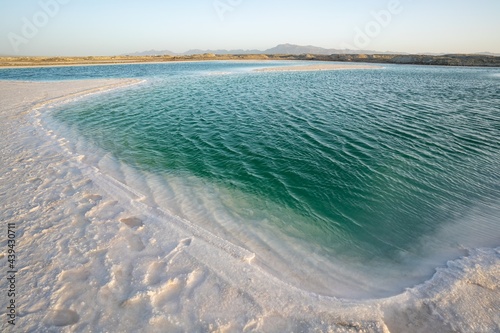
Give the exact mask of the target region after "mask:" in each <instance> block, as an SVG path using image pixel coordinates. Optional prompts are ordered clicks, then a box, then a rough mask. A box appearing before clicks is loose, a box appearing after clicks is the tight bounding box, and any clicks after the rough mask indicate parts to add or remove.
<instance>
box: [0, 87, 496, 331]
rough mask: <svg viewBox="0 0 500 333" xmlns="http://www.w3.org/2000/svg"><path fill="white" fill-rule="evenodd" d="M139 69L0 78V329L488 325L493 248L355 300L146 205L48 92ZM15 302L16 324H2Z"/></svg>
mask: <svg viewBox="0 0 500 333" xmlns="http://www.w3.org/2000/svg"><path fill="white" fill-rule="evenodd" d="M139 83H140V82H139V81H138V80H88V81H65V82H12V81H0V100H1V101H2V103H1V105H0V115H1V117H2V122H1V123H0V133H1V137H0V141H1V143H0V200H1V202H2V205H1V208H0V220H1V221H2V228H3V232H2V235H3V236H2V237H1V238H0V245H1V248H0V259H1V262H2V267H3V268H2V269H3V272H4V274H6V272H7V270H8V267H7V265H8V261H7V259H8V255H9V253H8V249H9V247H8V245H9V244H11V243H9V242H8V230H7V228H8V226H14V229H13V230H15V252H16V261H15V263H14V265H15V267H14V268H15V270H16V271H17V273H16V274H15V283H14V287H15V296H9V297H8V296H7V290H8V289H9V288H11V284H12V283H11V282H10V281H8V280H7V278H2V279H1V282H0V288H1V290H2V296H1V297H0V300H1V302H2V306H1V310H0V314H1V323H0V331H2V332H88V331H99V332H100V331H103V332H104V331H108V332H497V331H500V311H499V309H500V287H499V286H500V248H496V249H468V250H467V251H466V252H467V253H466V255H465V256H464V257H462V258H460V259H458V260H454V261H450V262H448V264H447V266H443V267H439V268H437V271H436V274H435V275H434V276H433V277H432V279H430V280H429V281H427V282H425V283H423V284H422V285H419V286H416V287H414V288H411V289H408V290H406V291H405V292H403V293H402V294H400V295H397V296H394V297H390V298H385V299H378V300H363V301H353V300H345V299H338V298H334V297H327V296H322V295H317V294H314V293H310V292H306V291H304V290H301V289H300V288H297V287H293V286H291V285H289V284H288V283H287V282H286V281H281V280H278V279H276V278H275V277H274V276H272V275H271V274H269V273H267V272H266V271H265V270H264V269H262V268H261V267H260V266H259V264H258V263H259V258H256V257H255V255H253V253H250V252H248V251H247V250H245V249H243V248H241V247H238V246H235V245H233V244H231V243H229V242H227V241H225V240H224V239H220V238H218V237H215V236H213V235H210V234H209V233H207V232H206V231H205V230H203V229H201V228H199V227H198V226H196V225H193V224H191V223H190V222H189V221H184V220H181V219H180V218H177V217H175V216H172V215H170V214H168V212H165V211H163V210H162V209H161V208H160V207H156V206H155V205H154V202H152V201H151V200H149V198H148V196H147V194H144V193H141V192H139V191H137V190H135V189H134V187H133V184H134V181H135V180H134V177H133V176H131V175H134V171H133V170H129V169H127V166H124V165H120V166H119V168H118V169H119V170H120V171H121V172H123V174H124V175H127V177H123V179H124V180H125V181H124V180H123V179H117V178H115V177H114V176H113V175H111V174H109V173H108V172H107V171H106V170H107V168H109V165H113V163H115V164H116V162H115V161H114V160H113V157H111V156H105V159H106V160H104V159H101V160H99V161H98V163H95V161H94V160H93V159H92V156H86V155H82V154H81V153H80V151H79V149H77V148H78V147H77V146H78V144H77V143H74V142H70V141H68V138H66V137H64V136H62V135H61V134H60V133H58V132H57V131H54V130H51V129H48V128H47V127H46V126H45V125H44V123H43V121H42V119H41V115H42V114H43V113H45V112H49V110H50V109H48V107H50V103H62V102H64V101H65V100H75V99H78V98H86V96H87V95H95V94H100V96H101V97H102V98H105V97H106V93H107V92H108V91H110V90H113V89H129V88H128V87H129V86H130V87H133V86H134V85H136V84H139ZM11 300H14V304H15V310H14V312H13V314H14V318H15V319H14V320H15V326H14V325H12V324H10V323H9V314H11V313H12V311H11V310H9V309H8V308H7V306H8V304H10V302H11Z"/></svg>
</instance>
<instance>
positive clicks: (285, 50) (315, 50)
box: [127, 44, 401, 56]
mask: <svg viewBox="0 0 500 333" xmlns="http://www.w3.org/2000/svg"><path fill="white" fill-rule="evenodd" d="M205 53H214V54H293V55H299V54H321V55H329V54H338V53H347V54H357V53H364V54H383V53H392V54H395V53H401V52H377V51H371V50H348V49H325V48H322V47H317V46H312V45H306V46H301V45H295V44H280V45H278V46H275V47H273V48H270V49H267V50H256V49H253V50H243V49H237V50H225V49H224V50H200V49H191V50H188V51H186V52H183V53H175V52H172V51H168V50H163V51H158V50H149V51H144V52H135V53H128V54H127V55H131V56H146V55H171V56H175V55H194V54H205Z"/></svg>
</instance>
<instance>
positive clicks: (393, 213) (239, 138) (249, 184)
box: [54, 63, 500, 261]
mask: <svg viewBox="0 0 500 333" xmlns="http://www.w3.org/2000/svg"><path fill="white" fill-rule="evenodd" d="M183 66H187V67H186V68H187V69H186V75H178V73H177V72H176V73H177V75H175V76H172V75H169V74H170V72H169V68H170V67H165V68H162V67H155V68H154V70H153V69H152V70H151V74H150V77H151V78H150V79H149V81H148V83H146V84H144V85H142V86H138V87H135V88H133V89H129V90H126V91H119V92H116V93H111V94H108V95H105V96H100V97H98V98H91V99H89V100H86V101H80V102H78V103H77V104H71V105H70V106H66V107H63V108H61V109H60V110H58V111H57V112H56V113H55V114H54V117H55V119H56V120H57V121H59V122H62V123H64V124H66V125H68V126H70V127H72V128H74V129H76V130H77V131H78V133H80V135H82V136H84V137H86V138H87V139H88V140H90V141H92V142H94V143H95V144H96V145H98V146H99V147H102V148H103V149H104V150H106V151H109V152H112V154H113V155H114V156H115V157H116V158H118V159H119V160H121V161H124V162H126V163H128V164H129V165H132V166H133V167H134V168H137V169H139V170H144V171H147V172H152V173H157V174H165V175H172V176H175V177H180V178H183V177H184V178H189V177H192V176H194V177H196V178H197V179H200V180H201V181H202V182H205V183H206V184H210V185H212V186H216V187H220V188H224V189H225V190H227V191H230V192H231V193H233V194H232V195H234V196H235V197H236V198H238V200H235V204H234V205H233V206H232V207H228V206H227V205H226V206H225V209H228V210H233V215H234V216H238V218H239V219H240V221H238V223H250V222H249V221H252V222H251V223H255V221H256V220H259V219H260V220H265V221H266V223H270V224H274V226H275V227H276V229H279V230H282V232H283V233H286V235H287V237H292V239H293V238H296V239H297V240H301V241H304V242H306V243H309V244H311V246H312V247H317V248H318V249H320V251H321V252H322V253H324V254H325V255H326V256H352V257H360V258H368V259H370V258H384V259H387V260H392V261H398V260H400V259H399V256H400V255H401V253H405V252H408V253H413V254H414V255H415V256H418V253H415V251H416V250H415V249H416V248H415V244H417V243H419V242H420V241H421V240H422V239H423V238H425V237H429V236H431V235H433V234H434V233H436V232H437V231H438V230H439V229H440V228H441V226H442V225H443V224H450V223H451V224H453V223H454V221H459V220H461V219H464V218H467V217H468V216H469V213H470V212H471V211H472V210H474V211H476V212H479V214H480V215H481V217H482V218H484V219H485V220H488V221H494V220H495V219H496V218H497V217H498V215H497V214H498V212H499V210H498V208H499V202H498V198H499V197H500V195H499V194H500V149H499V148H500V143H499V140H498V138H499V137H500V77H498V75H495V73H496V72H493V73H492V72H491V70H482V69H454V68H439V67H413V66H406V67H405V66H401V67H399V66H389V67H387V68H385V69H382V70H363V71H322V72H281V73H279V72H278V73H276V72H275V73H260V72H259V73H257V72H250V71H248V70H239V67H238V64H230V63H228V64H226V65H225V66H226V67H227V68H225V67H224V66H222V67H223V68H222V69H221V65H220V64H218V65H217V66H216V67H214V68H213V71H214V73H213V74H214V75H207V72H208V73H210V70H211V68H210V66H215V65H211V64H206V65H204V66H206V68H205V69H204V71H199V68H198V67H196V68H191V69H190V67H189V66H188V65H183ZM193 66H194V65H193ZM196 66H199V65H196ZM197 70H198V72H197ZM220 71H225V72H227V73H228V74H227V75H222V74H221V73H220ZM181 74H182V73H181ZM146 77H147V75H146ZM256 215H258V216H259V218H256ZM496 221H498V219H496ZM491 223H493V224H489V225H488V226H487V227H484V228H483V226H482V225H481V223H479V222H478V224H477V227H474V232H477V238H478V239H481V237H482V236H485V237H486V234H488V235H487V237H490V238H491V237H497V239H499V240H500V238H498V237H499V236H500V226H498V224H497V222H491ZM492 233H493V235H492Z"/></svg>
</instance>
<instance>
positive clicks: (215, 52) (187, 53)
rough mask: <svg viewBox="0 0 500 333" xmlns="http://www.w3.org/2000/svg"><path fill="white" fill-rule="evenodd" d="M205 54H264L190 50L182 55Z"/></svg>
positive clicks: (238, 51)
mask: <svg viewBox="0 0 500 333" xmlns="http://www.w3.org/2000/svg"><path fill="white" fill-rule="evenodd" d="M205 53H213V54H262V51H261V50H241V49H239V50H199V49H194V50H189V51H186V52H184V53H182V55H194V54H205Z"/></svg>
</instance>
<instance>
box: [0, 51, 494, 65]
mask: <svg viewBox="0 0 500 333" xmlns="http://www.w3.org/2000/svg"><path fill="white" fill-rule="evenodd" d="M273 60H274V61H310V62H317V61H325V62H343V63H373V64H382V65H383V64H399V65H423V66H450V67H483V68H498V67H500V57H499V56H486V55H469V54H448V55H435V56H433V55H421V54H343V53H340V54H330V55H322V54H300V55H297V54H211V53H206V54H196V55H181V56H168V55H155V56H107V57H106V56H90V57H12V56H11V57H8V56H0V68H21V67H45V66H74V65H83V66H89V65H113V64H116V65H120V64H141V63H144V64H146V63H170V62H186V61H273Z"/></svg>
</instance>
